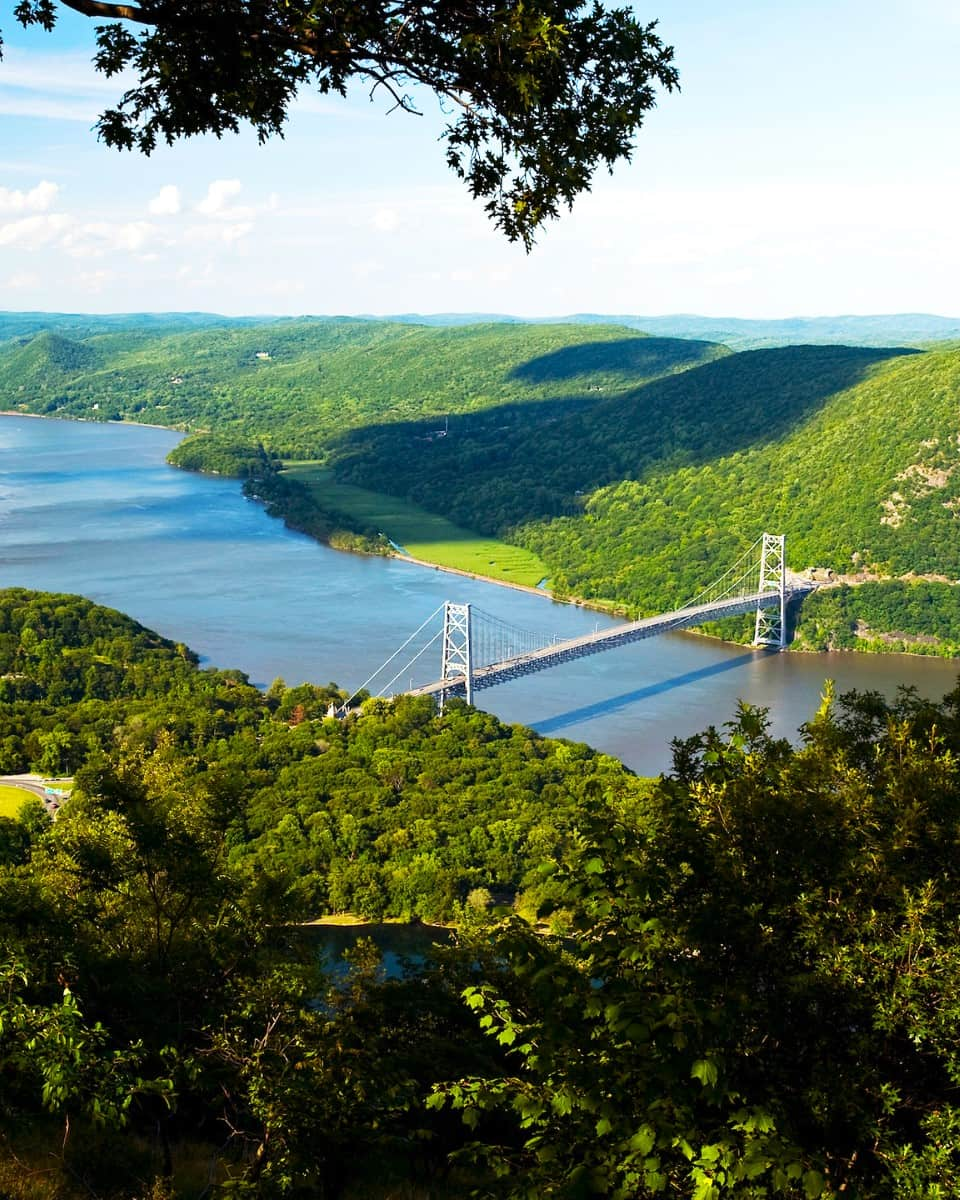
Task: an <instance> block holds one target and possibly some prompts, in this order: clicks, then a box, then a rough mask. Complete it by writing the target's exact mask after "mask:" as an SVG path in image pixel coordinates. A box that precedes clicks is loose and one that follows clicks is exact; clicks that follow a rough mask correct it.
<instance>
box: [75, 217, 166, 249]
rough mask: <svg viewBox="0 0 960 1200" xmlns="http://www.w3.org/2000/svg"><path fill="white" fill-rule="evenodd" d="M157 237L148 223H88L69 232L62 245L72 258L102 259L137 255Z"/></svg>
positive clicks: (155, 227)
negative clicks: (121, 252)
mask: <svg viewBox="0 0 960 1200" xmlns="http://www.w3.org/2000/svg"><path fill="white" fill-rule="evenodd" d="M158 234H159V230H158V228H157V226H156V225H152V224H151V223H150V222H149V221H121V222H118V223H111V222H109V221H88V222H87V223H86V224H85V225H78V226H75V227H74V228H73V229H71V230H70V231H69V232H68V233H67V235H66V236H65V237H64V239H63V242H62V246H63V249H64V250H65V251H66V252H67V253H68V254H70V255H71V256H72V257H74V258H102V257H103V256H104V255H105V254H110V253H115V252H117V251H126V252H127V253H128V254H138V253H139V252H140V251H142V250H143V249H144V247H145V246H147V245H149V244H150V243H151V242H153V241H155V240H156V238H157V236H158Z"/></svg>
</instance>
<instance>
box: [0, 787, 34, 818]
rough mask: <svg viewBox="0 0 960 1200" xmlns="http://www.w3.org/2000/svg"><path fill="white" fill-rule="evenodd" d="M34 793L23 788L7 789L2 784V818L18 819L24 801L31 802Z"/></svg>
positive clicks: (0, 802) (0, 795) (0, 814)
mask: <svg viewBox="0 0 960 1200" xmlns="http://www.w3.org/2000/svg"><path fill="white" fill-rule="evenodd" d="M32 795H33V793H32V792H27V791H24V789H23V788H18V787H5V786H4V785H2V784H0V817H11V818H13V817H16V815H17V813H18V812H19V811H20V806H21V805H22V804H23V802H24V800H29V799H30V797H31V796H32Z"/></svg>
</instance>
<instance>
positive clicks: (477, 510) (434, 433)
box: [0, 318, 960, 653]
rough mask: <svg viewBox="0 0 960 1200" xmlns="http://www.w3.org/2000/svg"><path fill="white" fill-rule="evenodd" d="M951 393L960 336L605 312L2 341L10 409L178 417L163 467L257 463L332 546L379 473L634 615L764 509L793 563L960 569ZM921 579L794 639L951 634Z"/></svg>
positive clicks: (844, 569)
mask: <svg viewBox="0 0 960 1200" xmlns="http://www.w3.org/2000/svg"><path fill="white" fill-rule="evenodd" d="M158 320H160V318H158ZM958 397H960V350H958V349H955V348H950V347H946V348H943V349H939V350H928V351H919V350H911V349H905V348H900V349H897V348H888V349H882V348H867V347H848V346H790V347H783V348H778V349H768V350H757V351H744V352H740V353H737V354H731V353H730V352H729V351H728V350H727V349H726V348H725V347H723V346H720V345H717V344H713V343H709V342H699V341H691V340H681V339H671V338H660V337H648V336H644V335H642V334H640V333H638V332H636V331H629V330H624V329H617V328H615V327H609V326H602V325H590V326H577V325H560V326H550V325H523V324H489V325H478V326H465V327H423V326H416V325H411V324H401V323H393V324H390V323H384V322H375V321H363V320H357V319H347V318H343V319H337V320H323V321H321V320H305V321H273V322H270V323H267V324H260V325H250V324H244V323H242V322H234V323H230V324H227V325H225V326H223V327H221V328H218V329H215V330H214V329H211V328H200V329H196V330H192V331H190V332H182V331H181V332H177V333H165V332H158V331H157V330H155V329H152V328H150V327H147V326H144V327H139V328H134V329H126V330H112V331H102V330H101V331H99V332H97V333H95V334H93V335H91V336H86V337H70V336H68V335H67V334H66V333H64V332H62V331H50V330H48V331H46V332H42V333H39V334H36V335H23V336H19V337H15V338H13V339H12V340H10V341H8V342H7V343H5V344H3V345H0V405H2V406H3V407H6V408H9V409H14V410H22V411H36V412H42V413H45V414H50V415H60V416H84V417H92V418H97V419H103V418H108V417H121V416H122V417H124V418H125V419H133V420H144V421H150V422H154V423H158V424H165V425H170V426H175V427H178V428H183V429H186V430H189V431H191V432H192V436H190V437H188V438H187V439H186V440H185V441H184V442H183V443H181V445H180V446H178V447H177V449H176V450H175V451H174V453H173V455H172V461H174V462H175V463H177V464H178V465H181V466H184V467H188V468H191V469H198V470H215V471H219V472H220V473H224V474H232V475H236V476H238V477H241V478H248V479H251V480H254V481H255V482H253V483H252V484H251V487H252V490H253V491H254V492H255V494H257V495H258V496H260V497H262V498H264V499H265V500H267V501H268V502H269V503H270V505H271V509H272V510H273V511H276V512H279V513H280V514H282V515H285V516H286V517H287V518H288V519H289V520H291V521H292V522H293V523H295V524H296V525H297V526H298V527H300V528H303V529H306V530H307V531H309V532H312V533H314V534H315V535H316V536H318V537H321V538H330V537H332V536H333V535H334V531H335V530H336V531H337V534H336V536H337V539H338V543H339V544H341V545H356V546H358V547H365V548H370V549H375V550H378V551H381V552H382V550H383V548H384V547H385V545H386V542H385V541H384V537H382V536H380V535H381V534H384V535H385V536H386V538H390V537H391V536H392V535H391V530H390V529H389V528H388V529H383V528H381V523H380V522H379V521H378V522H377V525H376V527H374V526H373V525H369V522H368V519H366V518H364V517H363V516H362V515H361V514H360V512H359V511H358V513H357V514H356V515H352V514H351V511H350V510H349V503H347V507H346V508H343V507H342V503H343V502H344V501H345V500H346V501H349V497H350V494H351V493H350V491H349V488H346V489H345V488H343V486H342V485H344V484H350V485H357V486H360V487H362V488H364V489H366V491H367V501H365V504H366V508H367V509H368V510H369V509H370V508H371V505H370V504H369V502H368V501H369V497H370V495H372V494H373V493H387V494H389V495H392V496H395V497H399V498H401V499H403V500H404V501H410V502H413V503H416V504H418V505H420V506H421V507H422V508H423V509H426V510H428V511H429V512H433V513H438V514H441V515H442V516H444V517H447V518H450V519H452V520H453V521H454V522H456V523H457V524H458V525H459V526H460V527H461V528H462V529H463V530H467V531H475V532H477V533H482V534H484V535H488V536H493V537H497V538H499V539H501V540H503V541H507V542H512V543H514V544H517V545H520V546H522V547H524V548H525V549H527V550H528V551H530V552H531V553H533V554H535V555H537V556H538V557H539V559H540V560H542V562H543V563H545V564H546V569H547V571H548V573H549V578H550V583H551V586H552V587H553V589H554V590H555V591H556V592H557V593H558V594H559V595H570V596H579V597H583V598H586V599H589V600H594V601H597V602H606V603H611V604H615V605H617V606H618V607H620V608H622V609H623V610H625V611H627V612H630V613H648V612H654V611H658V610H661V609H663V608H664V607H672V606H674V605H676V604H678V603H683V602H684V601H685V600H686V599H687V598H688V597H689V596H690V595H692V594H694V593H695V592H697V591H699V589H700V588H701V587H702V586H703V585H704V584H705V583H708V582H710V580H711V579H712V578H713V577H714V575H716V574H717V573H719V571H720V570H722V569H723V568H724V567H725V566H726V565H728V564H729V563H731V562H733V561H734V560H735V559H736V558H737V557H738V555H739V554H740V553H741V551H742V550H744V549H745V548H746V546H748V545H749V544H751V543H752V542H753V540H754V539H755V538H756V536H757V534H758V533H759V532H760V531H762V530H763V529H767V530H770V531H776V532H784V533H786V535H787V539H788V542H787V544H788V559H789V564H790V566H791V567H792V568H793V569H796V570H802V569H804V568H807V567H817V568H820V569H822V570H830V571H833V572H835V573H836V574H837V575H841V576H844V575H846V576H850V577H860V578H868V579H869V578H887V577H903V576H909V575H920V576H932V577H935V578H936V579H939V580H942V581H945V582H949V583H952V582H954V581H956V580H957V579H958V578H960V537H958V536H957V534H958V521H960V472H958V471H957V464H958V462H960V431H958V426H957V421H956V412H957V402H958ZM290 461H295V462H297V463H308V464H312V465H313V467H314V468H320V467H322V468H323V469H324V471H325V474H324V475H323V476H322V478H324V479H326V480H328V481H330V483H329V484H328V486H326V488H324V487H323V486H317V487H315V488H313V489H312V490H311V486H310V483H311V479H312V478H313V479H319V478H320V476H311V475H310V471H309V470H307V471H306V473H304V471H303V470H302V469H300V470H298V472H297V473H296V476H294V475H285V474H282V473H281V472H280V471H279V468H281V467H282V465H283V463H284V462H290ZM332 485H338V486H332ZM338 488H339V490H338ZM358 495H359V494H358ZM334 497H335V498H334ZM325 505H326V506H327V507H326V508H325ZM373 507H376V506H373ZM358 509H359V504H358ZM368 525H369V527H368ZM351 529H352V530H353V533H354V534H356V535H359V537H358V538H357V539H353V538H352V537H351V534H350V532H349V531H350V530H351ZM344 531H347V532H344ZM394 540H396V539H394ZM926 595H927V597H928V601H927V607H926V608H925V607H924V605H919V604H917V603H916V595H914V596H913V597H912V602H911V603H909V604H900V605H899V608H898V607H897V606H896V605H893V607H891V605H887V606H886V611H887V616H885V617H884V618H883V621H884V622H885V624H881V625H879V626H878V625H877V624H876V620H877V610H876V606H874V610H873V614H872V617H871V618H869V619H868V617H867V615H866V614H865V613H864V612H860V611H859V609H858V600H857V597H856V594H854V595H852V596H850V597H849V598H847V599H846V600H845V601H844V604H843V605H842V606H837V605H833V606H832V608H831V609H830V613H831V616H830V620H831V621H832V622H833V627H832V628H833V632H832V633H831V634H830V635H829V636H827V635H826V634H825V632H824V631H825V630H826V628H827V624H829V622H826V621H825V618H824V612H825V611H826V610H824V609H823V608H822V605H823V603H824V602H823V601H816V602H815V603H811V604H810V605H809V608H808V609H807V610H806V612H807V613H808V614H816V612H817V606H818V605H820V615H819V616H817V617H816V629H817V632H816V633H814V632H810V633H809V636H807V635H806V634H804V625H803V622H804V620H810V619H811V617H810V616H809V615H808V616H801V625H800V634H801V637H800V639H799V642H801V643H803V644H806V645H810V646H813V645H818V646H822V645H824V644H831V645H849V646H855V647H856V648H861V649H868V648H869V649H881V648H883V647H885V646H893V645H894V644H899V645H900V647H901V648H902V647H903V646H909V647H911V648H915V649H920V650H923V651H924V652H932V653H952V652H953V646H954V645H955V642H954V640H953V638H952V635H951V636H950V637H945V636H942V635H941V634H939V633H938V634H935V635H934V640H933V641H932V642H931V641H929V640H928V639H927V640H925V637H926V635H927V634H930V633H931V631H932V628H933V624H936V625H937V626H938V628H947V627H949V628H955V627H956V625H957V623H958V620H960V617H958V601H957V599H956V597H957V592H956V591H953V590H949V591H947V590H940V591H936V590H935V591H932V592H929V591H928V592H927V593H926ZM930 597H932V599H930ZM931 606H932V607H931ZM934 609H935V610H936V613H937V616H936V620H935V621H933V622H930V621H925V619H924V616H923V614H924V612H927V613H932V612H933V610H934ZM908 610H909V611H908ZM911 614H912V615H911ZM918 614H919V618H918ZM918 621H919V623H918ZM838 622H839V624H838ZM865 627H868V629H867V632H869V633H871V634H873V635H876V636H869V637H868V636H862V634H863V633H864V630H865ZM812 628H813V627H812V626H811V627H810V629H811V630H812ZM893 634H898V635H903V636H899V637H890V636H887V635H893Z"/></svg>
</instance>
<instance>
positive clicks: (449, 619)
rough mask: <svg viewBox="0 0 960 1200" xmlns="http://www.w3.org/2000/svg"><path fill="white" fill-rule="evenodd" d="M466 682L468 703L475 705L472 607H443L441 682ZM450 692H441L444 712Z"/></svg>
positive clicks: (441, 704) (454, 605)
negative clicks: (471, 627) (471, 626)
mask: <svg viewBox="0 0 960 1200" xmlns="http://www.w3.org/2000/svg"><path fill="white" fill-rule="evenodd" d="M461 678H462V679H463V680H464V691H465V693H466V699H467V703H468V704H472V703H473V652H472V646H471V629H470V605H469V604H452V603H451V602H450V601H449V600H448V601H447V602H446V604H444V606H443V659H442V662H441V667H440V679H441V680H442V681H443V682H446V681H447V680H448V679H449V680H451V681H453V680H456V681H457V682H458V683H459V682H460V679H461ZM446 697H447V693H446V690H443V691H441V693H440V711H441V712H442V711H443V704H444V701H445V700H446Z"/></svg>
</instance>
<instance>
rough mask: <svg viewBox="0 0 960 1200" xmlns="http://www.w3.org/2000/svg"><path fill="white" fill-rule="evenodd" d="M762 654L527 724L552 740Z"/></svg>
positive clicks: (739, 657)
mask: <svg viewBox="0 0 960 1200" xmlns="http://www.w3.org/2000/svg"><path fill="white" fill-rule="evenodd" d="M763 653H765V651H763V650H753V651H751V652H750V653H748V654H738V655H737V656H736V658H727V659H724V660H723V662H717V663H712V664H711V665H710V666H709V667H700V668H699V669H698V670H696V671H686V672H685V673H684V674H683V675H674V676H673V678H672V679H661V680H660V681H659V682H658V683H651V684H650V685H649V686H648V687H643V688H637V689H636V691H633V692H622V693H621V694H620V695H619V696H610V697H608V698H607V699H605V700H598V701H597V702H596V703H595V704H585V705H584V706H583V707H582V708H571V709H570V710H569V711H568V712H564V713H557V714H556V715H555V716H553V717H547V718H546V719H545V720H543V721H538V720H536V719H533V720H531V721H529V722H528V724H529V725H530V727H531V729H535V730H536V731H537V733H542V734H544V735H545V736H547V737H553V735H554V734H557V733H559V732H560V731H561V730H564V729H569V728H570V726H571V725H581V724H583V723H584V722H585V721H592V720H594V718H595V717H605V716H608V715H609V714H610V713H614V712H618V711H619V710H620V709H622V708H628V707H629V706H630V705H631V704H637V703H638V702H639V701H641V700H649V699H650V698H651V697H652V696H662V695H664V694H665V693H666V692H672V691H675V690H676V689H677V688H682V687H687V686H688V685H689V684H691V683H698V682H699V681H700V680H701V679H708V678H709V677H710V676H711V675H722V674H723V673H724V672H725V671H736V670H739V669H740V668H741V667H745V666H746V665H747V663H750V662H753V660H754V659H755V658H756V657H757V655H758V654H763Z"/></svg>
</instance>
